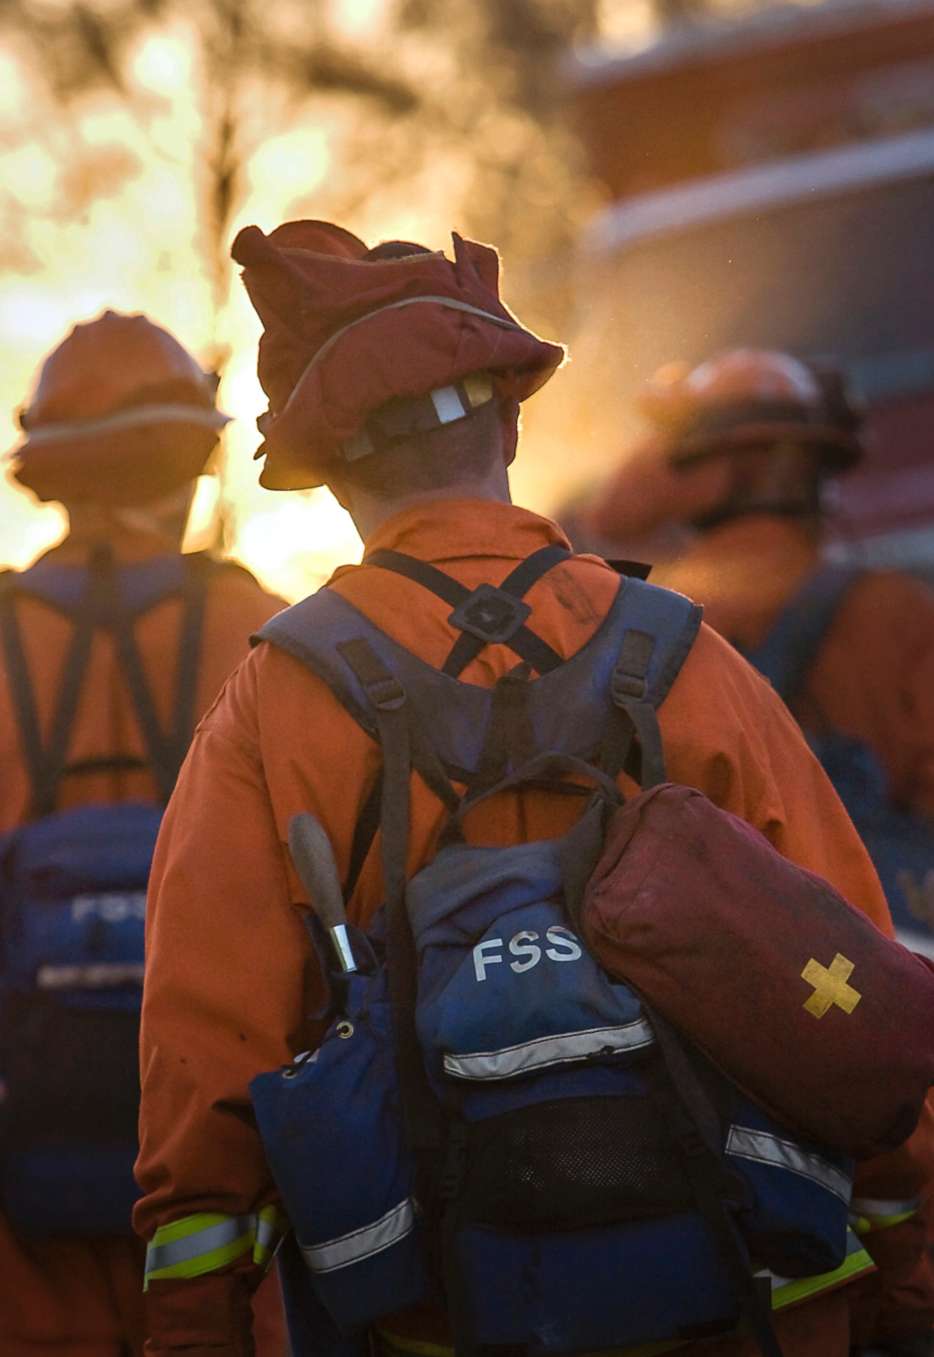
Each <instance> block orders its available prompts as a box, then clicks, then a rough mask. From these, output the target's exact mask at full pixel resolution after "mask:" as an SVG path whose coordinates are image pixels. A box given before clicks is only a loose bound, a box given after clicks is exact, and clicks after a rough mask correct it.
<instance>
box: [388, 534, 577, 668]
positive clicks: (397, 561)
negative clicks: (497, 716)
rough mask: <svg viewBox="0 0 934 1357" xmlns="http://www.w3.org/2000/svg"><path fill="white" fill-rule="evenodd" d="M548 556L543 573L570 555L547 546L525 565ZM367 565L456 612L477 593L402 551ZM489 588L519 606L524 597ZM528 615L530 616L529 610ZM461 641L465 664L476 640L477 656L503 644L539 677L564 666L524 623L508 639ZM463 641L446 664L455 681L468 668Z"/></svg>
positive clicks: (532, 579)
mask: <svg viewBox="0 0 934 1357" xmlns="http://www.w3.org/2000/svg"><path fill="white" fill-rule="evenodd" d="M544 553H548V556H547V557H546V558H545V563H544V564H542V565H540V566H539V567H538V569H539V574H544V573H545V571H546V570H549V569H551V566H552V565H554V564H555V563H556V562H557V560H558V559H559V558H560V557H561V556H565V557H566V556H567V555H568V554H569V553H568V552H567V551H565V549H564V548H563V547H544V548H542V550H541V551H540V552H535V553H533V556H530V557H529V558H528V561H523V562H522V565H527V564H529V562H531V561H532V560H533V559H534V558H535V557H539V558H541V557H542V556H543V554H544ZM364 565H375V566H379V567H380V569H382V570H391V571H393V573H394V574H396V575H404V576H405V578H406V579H410V580H412V581H414V583H416V584H420V585H421V586H422V587H423V588H424V589H428V590H429V591H430V592H431V593H433V594H435V595H436V596H437V597H438V598H440V599H443V600H444V602H445V603H450V605H451V607H452V608H453V609H454V610H455V612H457V611H458V610H459V609H461V608H463V607H464V606H465V605H468V604H469V603H470V602H471V600H472V598H473V596H474V594H475V593H476V591H475V590H472V589H468V588H467V586H466V585H464V584H461V583H460V581H459V580H455V579H453V578H452V577H451V576H450V575H446V574H445V573H444V571H443V570H439V569H438V568H437V567H436V566H433V565H430V564H429V563H428V562H427V561H420V560H418V559H417V558H416V557H415V556H407V555H405V553H404V552H401V551H389V550H388V549H386V550H380V551H374V552H372V553H371V554H370V555H369V556H366V557H365V558H364ZM517 569H518V567H517ZM531 570H532V568H531V567H530V572H531ZM515 573H516V572H515V571H513V574H515ZM535 578H537V576H535V575H534V573H533V574H532V577H531V578H529V579H528V582H527V583H526V585H525V588H526V589H528V588H530V587H531V585H532V584H533V583H534V581H535ZM487 588H488V590H489V592H490V593H508V595H509V597H510V598H511V599H512V600H513V601H514V602H515V603H518V601H519V597H520V596H519V595H518V594H516V593H514V592H513V590H511V589H510V590H506V588H505V585H503V586H500V588H499V589H498V590H497V589H495V588H494V587H493V586H487ZM525 612H526V613H527V612H528V609H525ZM450 620H451V621H452V622H453V624H454V625H455V626H457V625H459V624H458V622H457V621H456V620H455V619H454V618H451V619H450ZM468 638H469V639H470V641H471V648H470V650H469V651H468V649H467V646H466V640H467V639H468ZM460 639H463V640H465V646H464V649H463V652H462V653H463V654H464V655H466V659H465V660H464V664H466V663H469V661H470V659H472V658H473V641H474V640H479V642H480V644H479V646H478V647H477V650H476V653H477V654H479V653H480V651H481V650H482V649H483V648H484V646H486V645H489V644H493V643H501V644H503V645H507V646H508V647H509V648H510V650H512V651H514V652H515V654H516V655H518V657H519V659H520V660H525V661H527V663H529V664H530V665H531V666H532V668H533V669H535V670H536V671H537V672H538V673H539V674H546V673H548V671H549V670H551V669H557V668H558V666H559V665H560V664H563V663H564V661H563V660H562V658H561V656H560V655H559V654H558V652H557V651H556V650H554V649H553V648H552V647H551V646H550V645H549V644H548V642H547V641H543V640H542V638H541V637H540V636H537V635H536V634H535V632H534V631H531V630H530V629H529V628H528V627H527V626H525V624H524V622H522V623H520V624H519V625H517V626H516V627H515V629H514V630H513V631H512V633H511V634H510V635H509V636H508V637H503V638H496V637H492V638H489V639H481V638H480V637H476V636H474V635H471V634H470V633H468V632H465V634H464V637H463V638H460ZM460 639H459V640H458V641H457V642H456V643H455V645H454V647H453V649H452V651H451V653H450V654H449V655H448V657H447V660H446V661H445V663H444V672H445V673H446V674H450V675H451V676H452V677H454V678H456V677H457V674H458V673H460V671H461V669H462V668H463V667H464V666H463V664H461V663H460V657H459V655H458V653H457V647H458V645H460ZM458 666H459V667H458Z"/></svg>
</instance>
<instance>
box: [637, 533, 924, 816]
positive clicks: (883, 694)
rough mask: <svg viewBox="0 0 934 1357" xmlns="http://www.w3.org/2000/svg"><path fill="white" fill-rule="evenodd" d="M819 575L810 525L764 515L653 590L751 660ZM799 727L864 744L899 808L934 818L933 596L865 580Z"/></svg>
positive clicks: (680, 561)
mask: <svg viewBox="0 0 934 1357" xmlns="http://www.w3.org/2000/svg"><path fill="white" fill-rule="evenodd" d="M820 563H821V556H820V547H819V544H818V543H817V542H816V541H815V540H814V539H813V538H812V537H811V535H810V534H809V533H808V531H807V529H806V528H805V527H804V526H803V525H802V524H801V523H800V521H797V520H795V519H791V518H779V517H777V516H776V515H768V514H756V515H749V516H746V517H743V518H736V519H732V520H731V521H729V522H727V523H724V524H722V525H721V526H720V527H717V528H714V529H713V530H711V531H709V532H705V533H703V534H702V535H701V536H699V537H698V538H697V539H696V540H695V541H694V542H693V543H692V544H691V545H690V546H688V547H687V549H686V550H685V551H683V552H682V554H681V555H679V556H678V557H677V558H676V559H674V560H672V561H668V562H665V564H664V565H661V566H659V567H658V569H657V570H656V571H655V572H654V573H653V575H652V579H653V582H655V583H658V584H664V585H667V586H668V587H669V588H671V589H677V590H679V591H680V592H682V593H686V594H689V595H690V596H691V597H692V598H696V599H697V600H698V602H700V603H702V604H703V605H704V618H705V620H706V621H707V622H708V623H709V624H710V625H711V626H712V627H715V628H716V629H717V631H719V632H720V633H721V634H722V635H723V636H726V637H727V639H728V640H730V641H732V642H733V643H734V644H736V645H739V646H740V647H741V648H742V649H744V650H751V649H752V648H753V647H754V646H756V645H758V644H759V643H760V641H762V640H764V638H765V636H766V634H767V633H768V631H769V629H770V627H771V626H772V624H773V622H774V621H775V620H776V619H777V617H778V615H779V614H780V613H781V611H782V609H783V608H784V607H785V605H786V604H787V603H788V601H789V599H791V598H792V597H793V595H794V594H795V592H796V591H797V590H798V588H800V586H801V585H802V584H803V583H804V581H805V580H806V578H807V577H808V575H810V574H811V573H812V572H813V571H814V570H816V569H817V567H818V566H819V564H820ZM795 715H796V716H797V717H798V719H799V720H800V722H801V724H802V725H803V726H804V728H805V730H822V729H827V728H832V729H833V730H838V731H840V732H841V733H843V734H845V735H850V736H853V737H854V738H856V739H859V740H862V741H863V742H864V743H865V744H867V745H868V746H869V747H870V748H871V749H872V750H873V751H874V752H875V754H876V756H877V758H878V759H879V760H880V762H881V763H882V765H883V767H884V768H885V770H886V772H887V774H888V778H889V785H890V787H891V790H892V796H893V799H894V800H896V801H897V802H898V803H899V804H900V805H903V806H905V807H908V808H911V809H912V810H914V811H916V812H918V813H919V814H922V815H926V816H928V817H931V818H934V590H931V589H930V588H929V587H928V586H927V585H925V584H923V583H922V582H921V581H920V580H917V579H914V578H912V577H911V576H910V575H905V574H898V573H896V572H894V571H867V573H866V574H865V575H864V576H862V577H861V578H860V579H859V580H857V582H856V583H855V584H854V585H853V586H852V588H851V589H850V591H849V592H848V594H847V595H846V597H845V599H844V600H843V603H842V604H841V606H840V610H839V612H838V613H837V615H836V617H835V618H834V620H833V622H832V624H831V626H830V628H829V629H828V632H827V635H826V636H825V638H824V641H823V643H822V645H821V647H820V650H819V652H818V654H817V657H816V660H815V663H814V666H813V669H812V671H811V674H810V675H809V677H808V681H807V684H806V688H805V691H804V694H803V696H802V699H801V701H800V703H799V704H796V708H795Z"/></svg>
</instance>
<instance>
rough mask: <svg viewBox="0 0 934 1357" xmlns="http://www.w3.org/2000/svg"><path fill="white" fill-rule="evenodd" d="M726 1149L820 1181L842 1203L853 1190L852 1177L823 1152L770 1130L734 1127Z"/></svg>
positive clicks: (738, 1155) (728, 1137) (740, 1155)
mask: <svg viewBox="0 0 934 1357" xmlns="http://www.w3.org/2000/svg"><path fill="white" fill-rule="evenodd" d="M726 1152H727V1154H730V1155H732V1156H733V1158H734V1159H750V1160H752V1161H753V1162H754V1163H757V1164H772V1165H774V1166H775V1167H776V1168H782V1169H787V1170H788V1172H790V1173H797V1174H798V1176H799V1177H801V1178H809V1179H810V1180H811V1182H813V1183H817V1184H819V1186H820V1187H824V1188H826V1189H827V1191H828V1192H832V1193H833V1195H834V1196H835V1197H839V1199H840V1200H841V1201H842V1202H847V1203H849V1200H850V1193H851V1192H852V1190H853V1183H852V1179H850V1178H849V1177H848V1176H847V1174H845V1173H844V1172H843V1170H842V1169H839V1168H837V1166H836V1165H835V1164H831V1163H829V1162H828V1160H826V1159H822V1158H821V1157H820V1155H817V1154H813V1153H812V1152H811V1151H810V1150H805V1149H802V1147H801V1146H800V1145H798V1144H796V1143H795V1141H793V1140H782V1138H781V1137H780V1136H773V1135H771V1134H770V1133H769V1132H768V1131H755V1130H752V1129H751V1128H750V1127H748V1126H731V1127H730V1133H729V1135H728V1136H727V1142H726Z"/></svg>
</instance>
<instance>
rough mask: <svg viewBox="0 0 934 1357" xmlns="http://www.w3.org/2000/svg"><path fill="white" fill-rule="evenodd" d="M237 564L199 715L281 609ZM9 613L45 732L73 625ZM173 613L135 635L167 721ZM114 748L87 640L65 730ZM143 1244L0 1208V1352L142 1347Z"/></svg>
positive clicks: (79, 742)
mask: <svg viewBox="0 0 934 1357" xmlns="http://www.w3.org/2000/svg"><path fill="white" fill-rule="evenodd" d="M115 550H116V555H117V558H118V560H132V559H139V558H142V557H144V556H149V555H154V554H157V548H156V547H155V546H154V545H151V546H150V547H149V548H148V549H147V547H146V546H145V545H142V544H141V543H140V542H138V541H129V542H127V543H120V542H117V543H115ZM46 559H47V560H53V561H56V562H57V563H59V564H63V565H75V566H79V565H81V564H82V563H83V560H84V553H83V552H81V551H79V550H78V549H77V548H76V547H74V546H72V545H71V544H70V543H67V542H66V543H65V544H64V545H63V546H62V547H60V548H58V549H57V550H55V551H53V552H52V553H50V555H49V556H47V557H46ZM282 606H283V605H282V601H281V600H280V599H277V598H273V597H271V596H270V595H268V594H266V593H264V592H263V591H262V590H261V589H260V587H259V585H258V584H257V583H256V581H255V580H254V579H253V578H252V577H251V576H250V575H248V574H247V573H246V572H245V571H243V570H240V569H237V568H235V567H231V568H229V569H224V570H222V571H218V572H217V574H216V575H215V576H213V577H212V579H211V582H210V585H209V592H208V597H207V602H206V607H205V616H204V629H203V633H202V649H201V664H200V669H199V676H198V694H197V706H196V710H197V711H198V712H203V711H205V710H206V708H207V707H208V704H209V703H210V701H211V699H212V698H213V697H214V695H215V694H216V692H217V690H218V688H219V687H220V685H221V683H222V682H223V680H224V678H225V677H226V676H227V674H228V673H229V672H230V670H231V669H233V667H234V666H235V665H236V664H237V662H238V661H239V660H240V659H241V658H242V657H243V654H244V652H245V650H246V648H247V638H248V636H249V634H250V632H251V631H252V630H254V629H255V628H256V627H258V626H261V625H262V623H263V622H264V621H266V619H267V618H269V617H270V616H271V615H272V614H273V613H275V612H277V611H278V610H279V608H281V607H282ZM17 620H18V622H19V626H20V632H21V635H22V638H23V645H24V648H25V651H26V655H27V659H28V664H29V673H30V677H31V679H32V684H33V689H34V693H35V699H36V704H37V709H38V713H39V719H40V724H41V728H42V731H43V735H44V736H45V737H46V738H47V737H48V731H49V726H50V723H51V717H52V711H53V708H54V705H55V701H56V697H57V689H58V676H59V673H60V670H61V666H62V661H63V658H64V655H65V650H66V646H67V643H68V640H69V637H70V634H71V626H70V623H69V622H68V621H67V620H66V619H64V618H63V617H62V616H61V614H59V613H58V612H56V611H54V610H53V609H51V608H49V607H47V606H46V605H45V604H43V603H40V602H38V601H36V600H34V599H31V598H21V599H20V600H18V602H17ZM179 620H180V613H179V604H178V601H177V600H169V601H167V602H165V603H164V604H160V605H158V606H157V607H155V608H153V609H152V611H151V612H149V613H147V614H146V615H145V616H144V617H143V618H141V619H140V621H139V622H138V624H137V629H136V635H137V638H138V642H139V647H140V653H141V655H142V659H143V663H144V666H145V669H146V674H147V678H148V681H149V683H150V686H151V688H152V692H153V697H154V700H155V702H156V705H157V708H158V710H159V715H160V718H161V720H162V721H163V722H164V723H167V721H168V718H169V708H170V704H171V701H172V697H173V694H174V663H175V660H174V657H175V654H176V650H177V636H178V626H179ZM110 754H126V755H140V756H142V754H143V742H142V737H141V734H140V732H139V730H138V729H137V724H136V718H135V716H134V713H133V707H132V703H131V700H130V696H129V693H128V691H127V689H126V686H125V684H124V682H123V678H122V675H121V672H120V670H119V668H118V664H117V661H116V657H115V655H114V649H113V645H112V643H111V640H110V638H109V637H108V636H107V635H105V634H104V633H101V634H99V635H98V636H96V637H95V640H94V644H93V647H92V653H91V658H90V664H89V669H88V672H87V674H86V677H85V683H84V686H83V689H82V695H81V700H80V703H79V706H78V711H77V715H76V719H75V725H74V729H73V733H72V742H71V747H70V751H69V757H70V758H71V759H74V760H78V759H84V758H92V757H102V756H104V755H110ZM0 769H2V776H0V832H2V831H4V830H9V829H14V828H16V826H18V825H20V824H22V823H23V822H24V820H25V819H26V818H27V817H28V814H29V804H30V786H29V778H28V774H27V771H26V766H25V762H24V760H23V757H22V753H21V749H20V739H19V731H18V729H17V722H16V715H15V708H14V705H13V702H12V699H11V694H10V690H9V687H8V684H7V679H6V675H5V673H4V671H3V666H2V663H0ZM157 794H158V793H157V789H156V786H155V783H154V781H153V779H152V778H151V776H150V774H149V773H148V772H147V771H142V770H140V771H128V772H127V771H121V772H109V771H108V772H102V773H93V774H82V775H81V776H75V777H66V778H65V779H64V780H63V782H62V785H61V788H60V796H59V808H60V809H63V808H65V807H68V806H74V805H80V804H84V803H89V802H100V803H111V802H120V801H126V800H131V799H134V798H146V799H152V798H155V797H156V796H157ZM142 1271H143V1253H142V1249H141V1247H140V1245H139V1243H138V1241H135V1240H134V1239H133V1238H132V1237H127V1238H119V1239H118V1238H114V1239H105V1240H95V1241H94V1243H93V1244H90V1243H83V1242H80V1241H70V1240H68V1241H66V1240H53V1241H48V1242H46V1241H43V1242H41V1243H30V1244H28V1245H27V1244H26V1243H25V1242H21V1241H19V1240H17V1239H16V1238H15V1237H14V1236H13V1235H12V1234H11V1232H10V1230H9V1228H8V1227H7V1225H6V1223H5V1221H4V1220H3V1217H2V1215H0V1352H2V1353H3V1357H53V1355H54V1357H129V1354H130V1353H139V1352H141V1351H142V1345H143V1336H144V1335H143V1329H144V1322H143V1295H142ZM277 1304H278V1302H277V1298H276V1297H275V1295H274V1294H273V1295H272V1297H271V1300H270V1302H269V1303H268V1306H269V1313H268V1314H266V1313H264V1315H263V1318H262V1319H261V1320H260V1321H258V1327H259V1326H260V1324H261V1325H262V1326H263V1331H264V1332H266V1331H270V1330H271V1331H273V1332H274V1331H275V1330H276V1328H277V1327H278V1330H279V1335H280V1336H279V1338H278V1340H276V1341H275V1342H273V1345H272V1346H271V1347H269V1348H268V1352H269V1353H270V1357H272V1354H276V1357H278V1355H279V1354H281V1353H282V1351H283V1342H282V1338H281V1320H278V1319H277V1316H276V1308H277Z"/></svg>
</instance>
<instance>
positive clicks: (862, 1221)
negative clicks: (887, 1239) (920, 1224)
mask: <svg viewBox="0 0 934 1357" xmlns="http://www.w3.org/2000/svg"><path fill="white" fill-rule="evenodd" d="M920 1205H921V1198H920V1197H908V1198H905V1199H903V1200H901V1201H896V1200H887V1199H884V1198H881V1197H854V1198H853V1200H852V1201H851V1202H850V1212H851V1215H850V1224H851V1225H852V1227H853V1229H854V1230H855V1231H856V1233H857V1234H869V1233H870V1231H871V1230H888V1229H891V1227H892V1226H893V1225H901V1223H902V1222H903V1221H905V1220H911V1217H912V1216H913V1215H915V1213H916V1212H917V1210H918V1207H919V1206H920Z"/></svg>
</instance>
